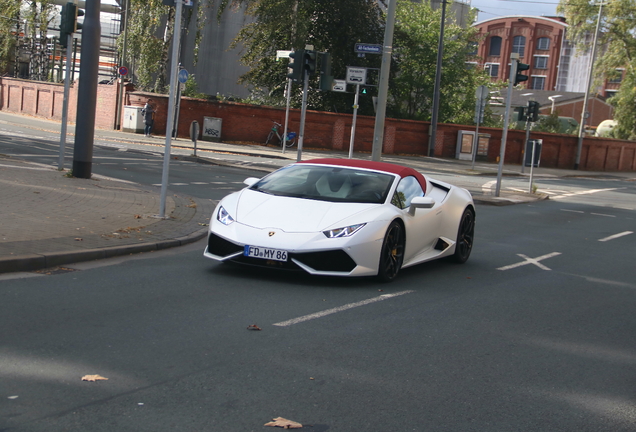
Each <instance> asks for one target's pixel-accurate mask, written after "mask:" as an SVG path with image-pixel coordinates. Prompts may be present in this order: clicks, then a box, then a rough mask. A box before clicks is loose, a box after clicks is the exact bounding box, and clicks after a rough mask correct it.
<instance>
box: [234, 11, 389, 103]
mask: <svg viewBox="0 0 636 432" xmlns="http://www.w3.org/2000/svg"><path fill="white" fill-rule="evenodd" d="M235 3H238V4H242V5H243V6H245V8H246V9H245V10H246V13H247V14H248V15H250V16H251V17H253V22H252V23H251V24H248V25H247V26H245V27H244V28H243V29H242V30H241V31H240V32H239V34H238V36H237V38H236V40H235V42H234V45H233V47H235V46H237V45H239V44H240V45H241V46H242V47H243V52H242V62H243V63H244V64H245V65H247V66H248V67H249V68H250V71H249V72H248V73H246V74H245V75H243V76H242V77H241V78H240V81H241V82H243V83H246V84H249V85H251V86H252V97H253V98H254V99H256V100H259V99H260V100H261V101H263V102H267V103H272V104H276V105H283V104H284V103H285V98H284V88H285V85H286V82H287V64H288V61H287V59H282V60H280V61H277V60H276V51H277V50H290V49H303V48H305V46H306V45H308V44H309V45H313V46H314V49H315V50H316V51H320V52H329V53H331V57H332V75H333V76H334V77H335V78H336V79H344V78H345V75H346V67H347V66H365V67H366V66H368V67H379V64H380V63H379V62H380V58H379V57H378V56H367V58H359V57H357V55H356V54H355V53H354V50H353V48H354V44H355V43H356V42H364V43H382V37H383V30H382V29H383V23H384V21H383V20H384V19H383V15H382V12H381V9H380V8H379V5H378V3H377V2H376V1H370V0H303V1H299V0H237V1H236V2H235ZM311 87H312V88H317V87H318V78H317V75H315V76H313V77H312V81H311ZM301 92H302V86H300V85H294V87H293V102H292V103H293V105H295V106H299V105H300V100H301ZM351 102H352V98H351V95H346V94H337V93H334V92H318V91H313V90H312V91H311V92H310V93H309V102H308V104H309V106H310V107H312V108H314V109H323V110H335V111H350V110H351ZM361 105H362V109H361V112H363V113H364V112H366V113H373V105H372V101H371V97H366V98H362V99H361Z"/></svg>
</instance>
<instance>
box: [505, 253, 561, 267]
mask: <svg viewBox="0 0 636 432" xmlns="http://www.w3.org/2000/svg"><path fill="white" fill-rule="evenodd" d="M557 255H561V252H552V253H549V254H547V255H542V256H540V257H537V258H530V257H528V256H526V255H524V254H517V256H519V257H521V258H523V259H524V260H525V261H521V262H518V263H516V264H511V265H507V266H504V267H499V268H498V269H497V270H510V269H513V268H517V267H521V266H524V265H528V264H534V265H536V266H537V267H539V268H540V269H542V270H551V269H550V268H549V267H546V266H544V265H543V264H541V263H540V262H539V261H542V260H544V259H548V258H552V257H554V256H557Z"/></svg>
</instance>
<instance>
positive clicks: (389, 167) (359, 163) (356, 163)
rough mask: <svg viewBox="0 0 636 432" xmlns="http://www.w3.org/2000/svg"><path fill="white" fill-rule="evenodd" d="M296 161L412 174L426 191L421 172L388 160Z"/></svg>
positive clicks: (400, 174) (328, 159)
mask: <svg viewBox="0 0 636 432" xmlns="http://www.w3.org/2000/svg"><path fill="white" fill-rule="evenodd" d="M298 163H309V164H320V165H338V166H345V167H350V168H363V169H368V170H374V171H383V172H388V173H391V174H397V175H399V176H400V177H401V178H404V177H408V176H413V177H415V178H416V179H417V181H418V182H419V183H420V186H421V187H422V190H423V191H424V192H426V179H425V178H424V176H423V175H422V174H420V173H419V172H417V171H416V170H414V169H413V168H409V167H405V166H402V165H396V164H392V163H388V162H374V161H368V160H360V159H336V158H322V159H311V160H306V161H301V162H298Z"/></svg>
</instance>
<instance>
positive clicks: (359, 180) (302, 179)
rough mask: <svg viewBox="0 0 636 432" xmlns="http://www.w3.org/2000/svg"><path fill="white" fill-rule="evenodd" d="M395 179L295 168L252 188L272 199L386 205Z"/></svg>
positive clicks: (315, 167)
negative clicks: (275, 196) (279, 197)
mask: <svg viewBox="0 0 636 432" xmlns="http://www.w3.org/2000/svg"><path fill="white" fill-rule="evenodd" d="M394 179H395V176H393V175H391V174H384V173H379V172H374V171H365V170H358V169H353V168H345V167H331V166H325V165H305V164H300V165H291V166H289V167H286V168H283V169H280V170H278V171H275V172H273V173H271V174H270V175H268V176H266V177H263V178H262V179H260V180H259V181H258V182H256V183H255V184H253V185H252V186H250V187H249V189H251V190H254V191H259V192H263V193H267V194H271V195H278V196H287V197H294V198H305V199H313V200H321V201H330V202H348V203H369V204H382V203H384V202H386V198H387V195H388V193H389V190H390V188H391V184H392V183H393V180H394Z"/></svg>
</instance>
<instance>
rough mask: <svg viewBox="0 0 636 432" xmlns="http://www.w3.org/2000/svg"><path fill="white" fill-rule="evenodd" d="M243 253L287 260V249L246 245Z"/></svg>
mask: <svg viewBox="0 0 636 432" xmlns="http://www.w3.org/2000/svg"><path fill="white" fill-rule="evenodd" d="M243 255H245V256H247V257H252V258H262V259H268V260H274V261H287V251H284V250H280V249H272V248H266V247H260V246H250V245H245V249H244V251H243Z"/></svg>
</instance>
